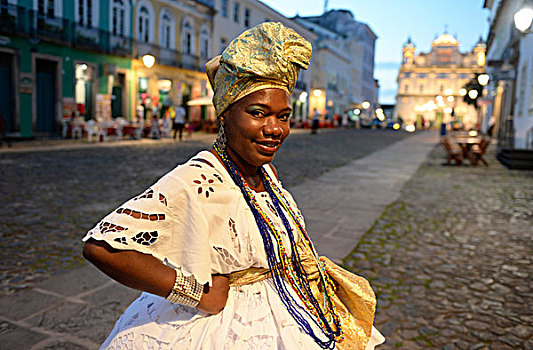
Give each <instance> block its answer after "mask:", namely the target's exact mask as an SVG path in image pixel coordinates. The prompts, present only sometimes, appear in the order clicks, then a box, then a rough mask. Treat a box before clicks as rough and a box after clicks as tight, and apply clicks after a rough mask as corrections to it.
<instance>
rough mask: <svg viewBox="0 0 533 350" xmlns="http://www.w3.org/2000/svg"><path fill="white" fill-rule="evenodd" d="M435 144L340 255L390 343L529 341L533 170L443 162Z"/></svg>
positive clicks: (467, 345) (518, 344)
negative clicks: (367, 289) (364, 287)
mask: <svg viewBox="0 0 533 350" xmlns="http://www.w3.org/2000/svg"><path fill="white" fill-rule="evenodd" d="M443 157H444V153H443V151H442V150H441V147H436V148H435V149H434V150H433V151H432V153H431V154H430V156H429V157H428V160H427V161H426V163H425V164H424V165H423V166H421V167H420V168H419V170H418V172H417V173H416V174H415V176H414V177H413V178H412V179H411V180H410V181H409V182H407V183H406V185H405V186H404V188H403V191H402V194H401V196H400V198H399V200H397V201H396V202H394V203H392V204H391V205H390V206H389V207H388V208H387V209H386V210H385V212H384V213H383V214H382V216H381V218H380V219H378V220H377V221H376V222H375V224H374V226H373V227H372V229H370V230H369V231H368V232H367V233H366V234H365V236H363V238H362V239H361V240H360V242H359V244H358V246H357V247H356V248H355V249H354V251H353V252H352V253H351V254H350V255H349V256H348V257H347V258H346V259H345V260H344V264H345V266H346V267H348V268H349V269H351V270H353V271H354V272H357V273H359V274H361V275H363V276H365V277H366V278H368V279H369V280H370V281H371V284H372V286H373V287H374V289H375V290H376V292H377V295H378V310H377V316H376V326H377V327H378V328H379V329H380V330H381V331H382V332H383V333H384V335H385V336H386V337H387V342H386V344H385V345H383V346H382V347H380V350H381V349H383V350H387V349H396V348H398V349H410V350H416V349H432V348H436V349H447V350H448V349H471V350H475V349H498V350H505V349H526V350H527V349H533V335H532V334H533V311H532V305H533V279H532V276H533V230H532V228H531V226H532V224H533V220H532V219H533V215H532V213H533V172H532V171H517V170H513V171H510V170H507V169H505V168H503V167H502V166H501V165H500V164H499V163H498V162H497V161H496V160H495V159H494V154H493V153H492V154H490V155H489V156H487V157H486V158H487V160H488V161H489V163H490V167H489V168H484V167H477V168H474V167H468V166H464V167H455V166H442V165H441V162H442V159H443Z"/></svg>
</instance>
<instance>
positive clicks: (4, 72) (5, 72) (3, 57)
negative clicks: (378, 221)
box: [0, 52, 16, 133]
mask: <svg viewBox="0 0 533 350" xmlns="http://www.w3.org/2000/svg"><path fill="white" fill-rule="evenodd" d="M13 57H14V56H13V55H12V54H9V53H6V52H0V86H2V87H4V90H3V92H2V93H1V94H0V115H1V117H2V121H3V122H4V125H5V132H6V133H11V132H14V131H15V128H16V125H15V118H14V114H15V113H14V112H15V111H14V106H15V102H14V94H13V91H15V88H14V86H13Z"/></svg>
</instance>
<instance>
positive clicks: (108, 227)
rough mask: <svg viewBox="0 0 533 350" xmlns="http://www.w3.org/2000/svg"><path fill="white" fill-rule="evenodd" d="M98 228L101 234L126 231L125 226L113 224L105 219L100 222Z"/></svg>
mask: <svg viewBox="0 0 533 350" xmlns="http://www.w3.org/2000/svg"><path fill="white" fill-rule="evenodd" d="M98 228H99V230H100V232H101V233H102V234H106V233H114V232H121V231H126V230H127V229H128V228H127V227H122V226H119V225H115V224H112V223H110V222H107V221H103V222H101V223H100V225H99V226H98Z"/></svg>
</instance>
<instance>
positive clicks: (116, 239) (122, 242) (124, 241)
mask: <svg viewBox="0 0 533 350" xmlns="http://www.w3.org/2000/svg"><path fill="white" fill-rule="evenodd" d="M113 241H115V242H118V243H120V244H124V245H128V240H127V239H126V237H117V238H115V239H114V240H113Z"/></svg>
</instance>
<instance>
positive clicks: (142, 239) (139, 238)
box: [131, 231, 159, 246]
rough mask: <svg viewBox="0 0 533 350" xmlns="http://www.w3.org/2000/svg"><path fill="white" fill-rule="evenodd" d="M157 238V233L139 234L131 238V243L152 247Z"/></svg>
mask: <svg viewBox="0 0 533 350" xmlns="http://www.w3.org/2000/svg"><path fill="white" fill-rule="evenodd" d="M158 237H159V234H158V233H157V231H151V232H147V231H146V232H139V233H137V234H136V235H135V236H133V237H131V239H132V241H134V242H135V243H138V244H140V245H146V246H149V245H152V244H154V243H155V241H157V238H158Z"/></svg>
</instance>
